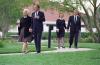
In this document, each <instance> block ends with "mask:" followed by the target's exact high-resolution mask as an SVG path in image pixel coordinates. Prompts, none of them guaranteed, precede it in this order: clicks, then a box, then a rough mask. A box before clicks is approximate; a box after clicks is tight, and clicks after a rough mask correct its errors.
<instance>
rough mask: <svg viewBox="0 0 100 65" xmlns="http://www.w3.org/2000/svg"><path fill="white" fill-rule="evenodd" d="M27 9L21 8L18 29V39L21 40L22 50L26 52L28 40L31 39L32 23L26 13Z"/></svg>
mask: <svg viewBox="0 0 100 65" xmlns="http://www.w3.org/2000/svg"><path fill="white" fill-rule="evenodd" d="M28 13H29V10H28V9H24V10H23V17H21V19H20V25H19V27H18V29H19V41H20V42H23V46H22V52H23V53H27V52H28V42H31V41H32V31H30V30H29V29H30V27H31V24H32V18H31V17H30V16H29V15H28Z"/></svg>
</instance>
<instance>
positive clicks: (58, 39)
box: [57, 38, 60, 49]
mask: <svg viewBox="0 0 100 65" xmlns="http://www.w3.org/2000/svg"><path fill="white" fill-rule="evenodd" d="M57 42H58V48H59V49H60V38H57Z"/></svg>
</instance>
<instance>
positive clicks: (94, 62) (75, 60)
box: [0, 42, 100, 65]
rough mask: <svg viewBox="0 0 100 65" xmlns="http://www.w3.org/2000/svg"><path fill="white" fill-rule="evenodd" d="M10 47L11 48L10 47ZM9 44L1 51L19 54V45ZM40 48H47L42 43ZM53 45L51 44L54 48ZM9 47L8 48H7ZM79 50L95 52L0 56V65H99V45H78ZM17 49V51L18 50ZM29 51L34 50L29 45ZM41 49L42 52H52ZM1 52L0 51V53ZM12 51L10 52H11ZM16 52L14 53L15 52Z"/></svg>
mask: <svg viewBox="0 0 100 65" xmlns="http://www.w3.org/2000/svg"><path fill="white" fill-rule="evenodd" d="M10 45H11V46H10ZM15 45H16V44H15V43H14V44H13V45H12V43H10V42H9V44H8V43H6V46H7V47H8V49H7V47H6V46H4V47H5V48H6V49H5V50H4V49H3V48H2V49H3V50H2V49H1V48H0V53H1V52H3V51H6V50H7V51H8V52H11V51H10V50H12V49H13V50H15V51H16V49H17V51H18V52H19V51H20V49H21V45H19V44H18V45H16V46H15ZM42 46H47V44H46V43H45V44H44V43H43V44H42ZM54 46H55V44H52V47H54ZM9 47H10V48H9ZM79 47H81V48H92V49H96V50H92V51H83V52H65V53H42V54H30V53H29V54H23V55H4V56H3V55H0V65H99V64H100V44H96V43H80V44H79ZM18 48H19V49H18ZM30 49H33V50H34V45H32V46H31V45H30ZM52 49H54V48H52ZM52 49H48V48H47V47H42V50H52ZM1 50H2V51H1ZM13 50H12V51H13ZM17 51H16V52H17Z"/></svg>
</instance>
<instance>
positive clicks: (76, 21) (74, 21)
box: [67, 10, 81, 48]
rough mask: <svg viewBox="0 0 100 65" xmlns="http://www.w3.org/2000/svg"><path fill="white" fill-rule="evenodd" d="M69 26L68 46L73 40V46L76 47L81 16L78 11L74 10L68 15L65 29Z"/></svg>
mask: <svg viewBox="0 0 100 65" xmlns="http://www.w3.org/2000/svg"><path fill="white" fill-rule="evenodd" d="M69 28H70V37H69V43H70V44H69V48H71V46H72V44H73V40H74V41H75V43H74V46H75V48H78V47H77V46H78V37H79V33H80V31H81V18H80V16H79V12H78V11H76V10H75V11H74V15H72V16H70V17H69V21H68V26H67V29H68V30H69Z"/></svg>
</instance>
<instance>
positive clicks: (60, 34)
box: [56, 19, 66, 38]
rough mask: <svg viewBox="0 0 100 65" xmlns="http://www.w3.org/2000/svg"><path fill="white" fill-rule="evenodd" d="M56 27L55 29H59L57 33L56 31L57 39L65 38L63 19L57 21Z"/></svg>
mask: <svg viewBox="0 0 100 65" xmlns="http://www.w3.org/2000/svg"><path fill="white" fill-rule="evenodd" d="M56 27H57V29H59V31H57V37H58V38H61V37H64V36H65V29H66V24H65V20H64V19H62V20H61V19H57V21H56Z"/></svg>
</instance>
